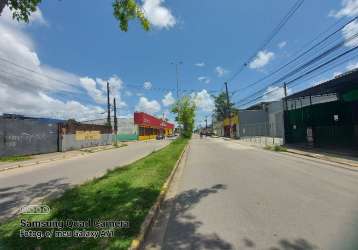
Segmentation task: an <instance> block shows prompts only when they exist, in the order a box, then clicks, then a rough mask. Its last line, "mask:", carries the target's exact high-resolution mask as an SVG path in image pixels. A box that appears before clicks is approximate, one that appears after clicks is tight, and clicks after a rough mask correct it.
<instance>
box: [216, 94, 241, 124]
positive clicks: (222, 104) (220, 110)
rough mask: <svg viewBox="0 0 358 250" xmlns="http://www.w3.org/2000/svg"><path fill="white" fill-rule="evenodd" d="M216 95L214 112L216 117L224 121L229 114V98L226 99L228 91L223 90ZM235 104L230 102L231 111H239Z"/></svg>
mask: <svg viewBox="0 0 358 250" xmlns="http://www.w3.org/2000/svg"><path fill="white" fill-rule="evenodd" d="M213 97H214V102H215V109H214V113H215V117H216V119H217V120H218V121H222V120H224V119H225V117H226V116H227V113H226V112H227V108H228V105H227V99H226V93H225V92H221V93H220V94H219V95H218V96H213ZM234 106H235V104H234V103H232V102H230V105H229V107H230V111H231V113H234V112H237V109H236V108H235V107H234Z"/></svg>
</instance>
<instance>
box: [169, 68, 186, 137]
mask: <svg viewBox="0 0 358 250" xmlns="http://www.w3.org/2000/svg"><path fill="white" fill-rule="evenodd" d="M171 64H173V65H175V75H176V81H177V100H178V104H179V98H180V96H179V69H178V66H179V65H181V64H183V62H181V61H180V62H172V63H171ZM178 125H179V131H180V133H181V132H182V131H181V126H180V104H179V106H178Z"/></svg>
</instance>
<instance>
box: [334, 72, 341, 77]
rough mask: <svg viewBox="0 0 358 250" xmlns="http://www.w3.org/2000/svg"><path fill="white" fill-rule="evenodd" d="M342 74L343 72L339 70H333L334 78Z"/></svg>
mask: <svg viewBox="0 0 358 250" xmlns="http://www.w3.org/2000/svg"><path fill="white" fill-rule="evenodd" d="M341 74H342V72H339V71H337V72H333V78H334V77H337V76H339V75H341Z"/></svg>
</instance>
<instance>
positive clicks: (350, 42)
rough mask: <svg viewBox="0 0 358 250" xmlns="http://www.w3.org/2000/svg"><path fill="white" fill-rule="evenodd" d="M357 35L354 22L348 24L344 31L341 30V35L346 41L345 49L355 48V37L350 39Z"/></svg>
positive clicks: (357, 31)
mask: <svg viewBox="0 0 358 250" xmlns="http://www.w3.org/2000/svg"><path fill="white" fill-rule="evenodd" d="M357 33H358V21H357V20H355V21H354V22H352V23H350V24H348V25H347V26H346V27H344V29H343V30H342V34H343V37H344V39H346V43H345V45H346V46H347V47H355V46H357V45H358V37H355V38H353V39H351V38H352V37H353V36H355V35H356V34H357Z"/></svg>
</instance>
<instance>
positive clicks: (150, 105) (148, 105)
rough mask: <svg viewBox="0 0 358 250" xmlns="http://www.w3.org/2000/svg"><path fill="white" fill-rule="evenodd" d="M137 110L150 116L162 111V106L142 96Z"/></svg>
mask: <svg viewBox="0 0 358 250" xmlns="http://www.w3.org/2000/svg"><path fill="white" fill-rule="evenodd" d="M135 110H136V111H140V112H145V113H149V114H155V113H158V112H159V111H160V110H161V106H160V104H159V102H158V101H156V100H152V101H149V100H148V99H147V98H146V97H144V96H142V97H140V98H139V102H138V104H137V105H136V107H135Z"/></svg>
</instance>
